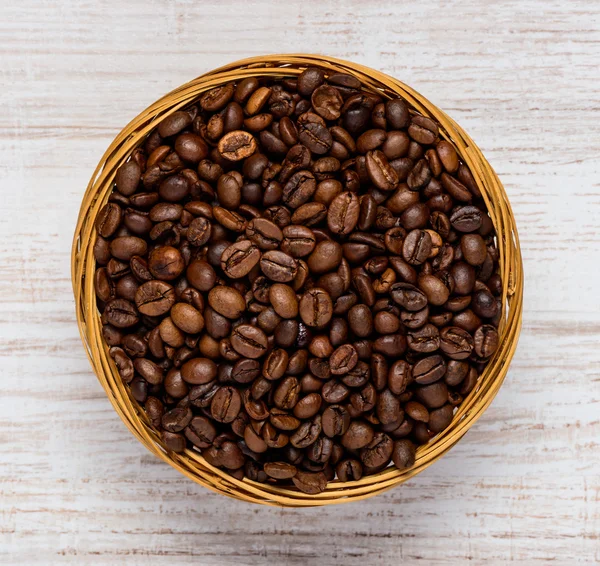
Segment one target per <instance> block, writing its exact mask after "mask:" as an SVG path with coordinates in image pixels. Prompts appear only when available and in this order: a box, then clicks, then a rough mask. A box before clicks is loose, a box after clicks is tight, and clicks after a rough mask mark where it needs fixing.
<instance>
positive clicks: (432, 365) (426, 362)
mask: <svg viewBox="0 0 600 566" xmlns="http://www.w3.org/2000/svg"><path fill="white" fill-rule="evenodd" d="M445 373H446V364H445V362H444V359H443V358H442V357H441V356H428V357H426V358H423V359H421V360H419V361H418V362H417V363H416V364H415V365H414V367H413V377H414V380H415V382H416V383H418V384H419V385H428V384H430V383H434V382H436V381H438V380H439V379H441V378H442V377H443V376H444V374H445Z"/></svg>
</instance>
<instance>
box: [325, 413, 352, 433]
mask: <svg viewBox="0 0 600 566" xmlns="http://www.w3.org/2000/svg"><path fill="white" fill-rule="evenodd" d="M322 426H323V433H324V434H325V435H326V436H328V437H330V438H333V437H334V436H341V435H343V434H344V433H345V432H346V431H347V430H348V427H349V426H350V415H349V413H348V411H347V410H346V408H345V407H343V406H342V405H330V406H329V407H327V408H326V409H325V411H323V417H322Z"/></svg>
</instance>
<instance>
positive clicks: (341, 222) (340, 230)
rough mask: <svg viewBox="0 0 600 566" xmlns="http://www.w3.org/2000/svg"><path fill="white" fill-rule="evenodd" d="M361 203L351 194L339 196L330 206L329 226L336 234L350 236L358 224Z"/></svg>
mask: <svg viewBox="0 0 600 566" xmlns="http://www.w3.org/2000/svg"><path fill="white" fill-rule="evenodd" d="M359 214H360V202H359V200H358V197H357V196H356V195H355V194H354V193H351V192H345V193H341V194H339V195H338V196H337V197H335V198H334V199H333V201H332V202H331V204H330V205H329V210H328V212H327V225H328V226H329V229H330V230H331V231H332V232H333V233H334V234H340V235H344V234H349V233H350V232H351V231H352V230H354V227H355V226H356V224H357V223H358V216H359Z"/></svg>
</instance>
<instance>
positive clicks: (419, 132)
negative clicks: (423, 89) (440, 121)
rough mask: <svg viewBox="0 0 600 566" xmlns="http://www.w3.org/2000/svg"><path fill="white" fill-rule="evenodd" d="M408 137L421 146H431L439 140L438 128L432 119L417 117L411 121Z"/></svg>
mask: <svg viewBox="0 0 600 566" xmlns="http://www.w3.org/2000/svg"><path fill="white" fill-rule="evenodd" d="M408 135H409V136H410V137H411V138H412V139H413V140H415V141H416V142H418V143H420V144H424V145H431V144H433V143H434V142H435V140H436V139H437V135H438V126H437V124H436V123H435V122H434V121H433V120H431V119H430V118H426V117H425V116H419V115H416V116H413V117H412V119H411V122H410V126H409V127H408Z"/></svg>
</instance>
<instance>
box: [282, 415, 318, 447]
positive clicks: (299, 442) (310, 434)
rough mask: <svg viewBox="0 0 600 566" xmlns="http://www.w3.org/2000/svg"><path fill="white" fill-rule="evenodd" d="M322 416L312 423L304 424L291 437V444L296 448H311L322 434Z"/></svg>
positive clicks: (306, 422) (314, 419)
mask: <svg viewBox="0 0 600 566" xmlns="http://www.w3.org/2000/svg"><path fill="white" fill-rule="evenodd" d="M321 430H322V425H321V416H320V415H317V416H316V417H314V418H313V419H312V420H310V421H305V422H303V423H302V424H301V425H300V427H298V429H297V430H296V432H294V434H292V435H291V436H290V443H291V444H292V446H294V447H296V448H306V447H308V446H310V445H311V444H312V443H313V442H315V440H317V438H318V437H319V435H320V434H321Z"/></svg>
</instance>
